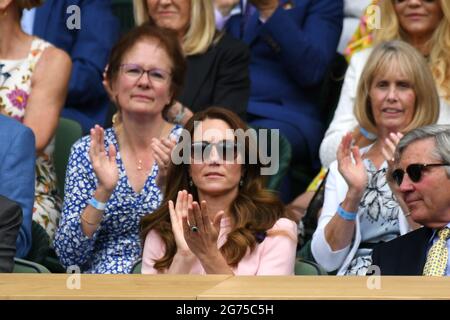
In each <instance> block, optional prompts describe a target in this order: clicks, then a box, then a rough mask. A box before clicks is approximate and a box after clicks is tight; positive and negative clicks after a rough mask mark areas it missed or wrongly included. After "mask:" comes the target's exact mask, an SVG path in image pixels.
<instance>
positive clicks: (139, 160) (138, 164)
mask: <svg viewBox="0 0 450 320" xmlns="http://www.w3.org/2000/svg"><path fill="white" fill-rule="evenodd" d="M137 169H138V170H139V171H141V170H142V160H141V159H138V163H137Z"/></svg>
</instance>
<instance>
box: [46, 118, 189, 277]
mask: <svg viewBox="0 0 450 320" xmlns="http://www.w3.org/2000/svg"><path fill="white" fill-rule="evenodd" d="M181 130H182V128H181V127H180V126H178V125H177V126H175V127H174V128H173V129H172V131H171V133H170V135H171V136H172V137H174V138H176V139H178V137H179V136H180V134H181ZM111 143H112V144H114V146H115V147H116V150H117V158H116V159H117V160H116V162H117V166H118V169H119V181H118V183H117V186H116V188H115V189H114V192H113V194H112V195H111V197H110V199H109V200H108V202H107V204H106V210H105V212H104V218H103V221H102V222H101V224H100V226H99V227H98V229H97V231H96V232H95V233H94V235H93V236H92V238H88V237H87V236H86V235H85V234H84V233H83V231H82V229H81V222H80V215H81V213H82V212H83V210H84V209H85V207H86V206H87V201H88V200H89V199H90V198H91V197H92V195H93V193H94V191H95V190H96V188H97V183H98V180H97V177H96V176H95V173H94V170H93V168H92V165H91V161H90V159H89V147H90V136H85V137H83V138H81V139H80V140H78V141H77V142H76V143H75V144H74V145H73V147H72V150H71V154H70V158H69V163H68V166H67V173H66V183H65V197H64V206H63V211H62V214H61V221H60V224H59V227H58V229H57V232H56V236H55V240H54V246H55V250H56V253H57V255H58V257H59V259H60V261H61V263H62V264H63V265H64V266H65V267H69V266H78V267H79V268H80V270H81V272H84V273H129V272H130V271H131V268H132V266H133V264H134V262H135V261H136V260H138V259H139V258H140V256H141V249H142V248H141V244H140V238H139V222H140V220H141V218H142V217H143V216H144V215H146V214H149V213H151V212H153V211H154V210H155V209H157V208H158V206H159V205H160V203H161V200H162V193H161V190H160V189H159V187H158V186H157V185H156V181H155V179H156V177H157V175H158V166H157V165H156V162H155V163H154V165H153V168H152V170H151V172H150V173H149V175H148V178H147V180H146V182H145V184H144V187H143V188H142V190H141V191H140V192H139V193H136V192H135V191H134V190H133V188H132V187H131V184H130V182H129V181H128V177H127V175H126V172H125V167H124V164H123V162H122V158H121V155H120V149H119V145H118V143H117V137H116V134H115V131H114V129H112V128H110V129H107V130H105V149H106V150H108V149H107V148H108V146H109V144H111Z"/></svg>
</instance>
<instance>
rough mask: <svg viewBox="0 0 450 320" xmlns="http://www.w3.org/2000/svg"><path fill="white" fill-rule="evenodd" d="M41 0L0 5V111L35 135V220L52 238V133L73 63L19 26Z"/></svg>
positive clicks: (56, 209) (57, 207)
mask: <svg viewBox="0 0 450 320" xmlns="http://www.w3.org/2000/svg"><path fill="white" fill-rule="evenodd" d="M41 2H42V1H40V0H16V1H7V2H5V1H3V2H2V3H1V4H0V11H3V16H2V19H1V20H0V88H1V90H0V112H1V113H3V114H6V115H8V116H10V117H12V118H15V119H17V120H18V121H20V122H22V123H23V124H24V125H26V126H27V127H29V128H31V129H32V130H33V133H34V135H35V137H36V151H35V152H36V154H37V158H36V186H35V202H34V208H33V220H34V221H36V222H37V223H39V224H40V225H41V226H42V227H43V228H44V229H45V230H46V231H47V233H48V234H49V236H50V238H53V234H54V232H55V229H56V226H57V225H58V220H59V217H60V214H61V199H60V198H59V196H58V194H57V187H56V173H55V169H54V165H53V149H54V146H55V144H54V142H55V141H54V136H55V132H56V128H57V125H58V119H59V114H60V111H61V109H62V106H63V103H64V100H65V98H66V93H67V86H68V82H69V76H70V70H71V62H70V58H69V56H68V55H67V54H66V53H65V52H64V51H62V50H60V49H57V48H55V47H53V46H52V45H51V44H50V43H48V42H46V41H44V40H42V39H40V38H37V37H33V36H29V35H27V34H26V33H24V32H23V30H22V29H21V26H20V17H21V14H22V10H23V9H24V8H29V7H35V6H38V5H39V4H40V3H41ZM11 199H12V200H14V198H11ZM24 211H25V210H24ZM26 214H28V213H26Z"/></svg>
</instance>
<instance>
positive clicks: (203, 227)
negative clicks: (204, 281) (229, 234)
mask: <svg viewBox="0 0 450 320" xmlns="http://www.w3.org/2000/svg"><path fill="white" fill-rule="evenodd" d="M223 214H224V211H222V210H221V211H219V212H217V213H216V215H215V218H214V222H212V221H211V219H210V215H209V212H208V206H207V204H206V201H202V202H201V204H200V205H199V204H198V202H195V201H194V202H193V203H192V208H189V209H188V216H187V218H185V219H184V220H183V231H184V237H185V239H186V242H187V244H188V246H189V248H190V249H191V251H192V252H193V253H194V254H195V255H196V256H197V257H198V258H199V259H200V260H202V259H203V258H205V259H208V258H209V257H211V255H212V254H214V253H217V252H218V250H219V249H218V248H217V238H218V237H219V231H220V221H221V220H222V216H223Z"/></svg>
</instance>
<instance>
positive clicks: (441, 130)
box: [394, 124, 450, 178]
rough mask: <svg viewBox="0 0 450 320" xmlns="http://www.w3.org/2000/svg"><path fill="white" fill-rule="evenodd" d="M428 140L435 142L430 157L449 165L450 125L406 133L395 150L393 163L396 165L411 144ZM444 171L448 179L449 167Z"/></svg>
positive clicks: (436, 125)
mask: <svg viewBox="0 0 450 320" xmlns="http://www.w3.org/2000/svg"><path fill="white" fill-rule="evenodd" d="M429 138H432V139H434V142H435V147H434V150H433V152H432V156H433V157H434V158H436V159H439V160H442V161H443V162H444V163H450V125H438V124H433V125H429V126H425V127H421V128H417V129H414V130H411V131H410V132H408V133H407V134H406V135H405V136H404V137H403V138H402V139H401V140H400V142H399V143H398V145H397V148H396V149H395V156H394V159H395V163H396V164H398V162H399V161H400V158H401V156H402V154H403V152H404V151H405V149H406V147H408V146H409V145H410V144H411V143H413V142H416V141H419V140H424V139H429ZM445 170H446V172H447V176H448V177H449V178H450V166H449V167H446V168H445Z"/></svg>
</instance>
